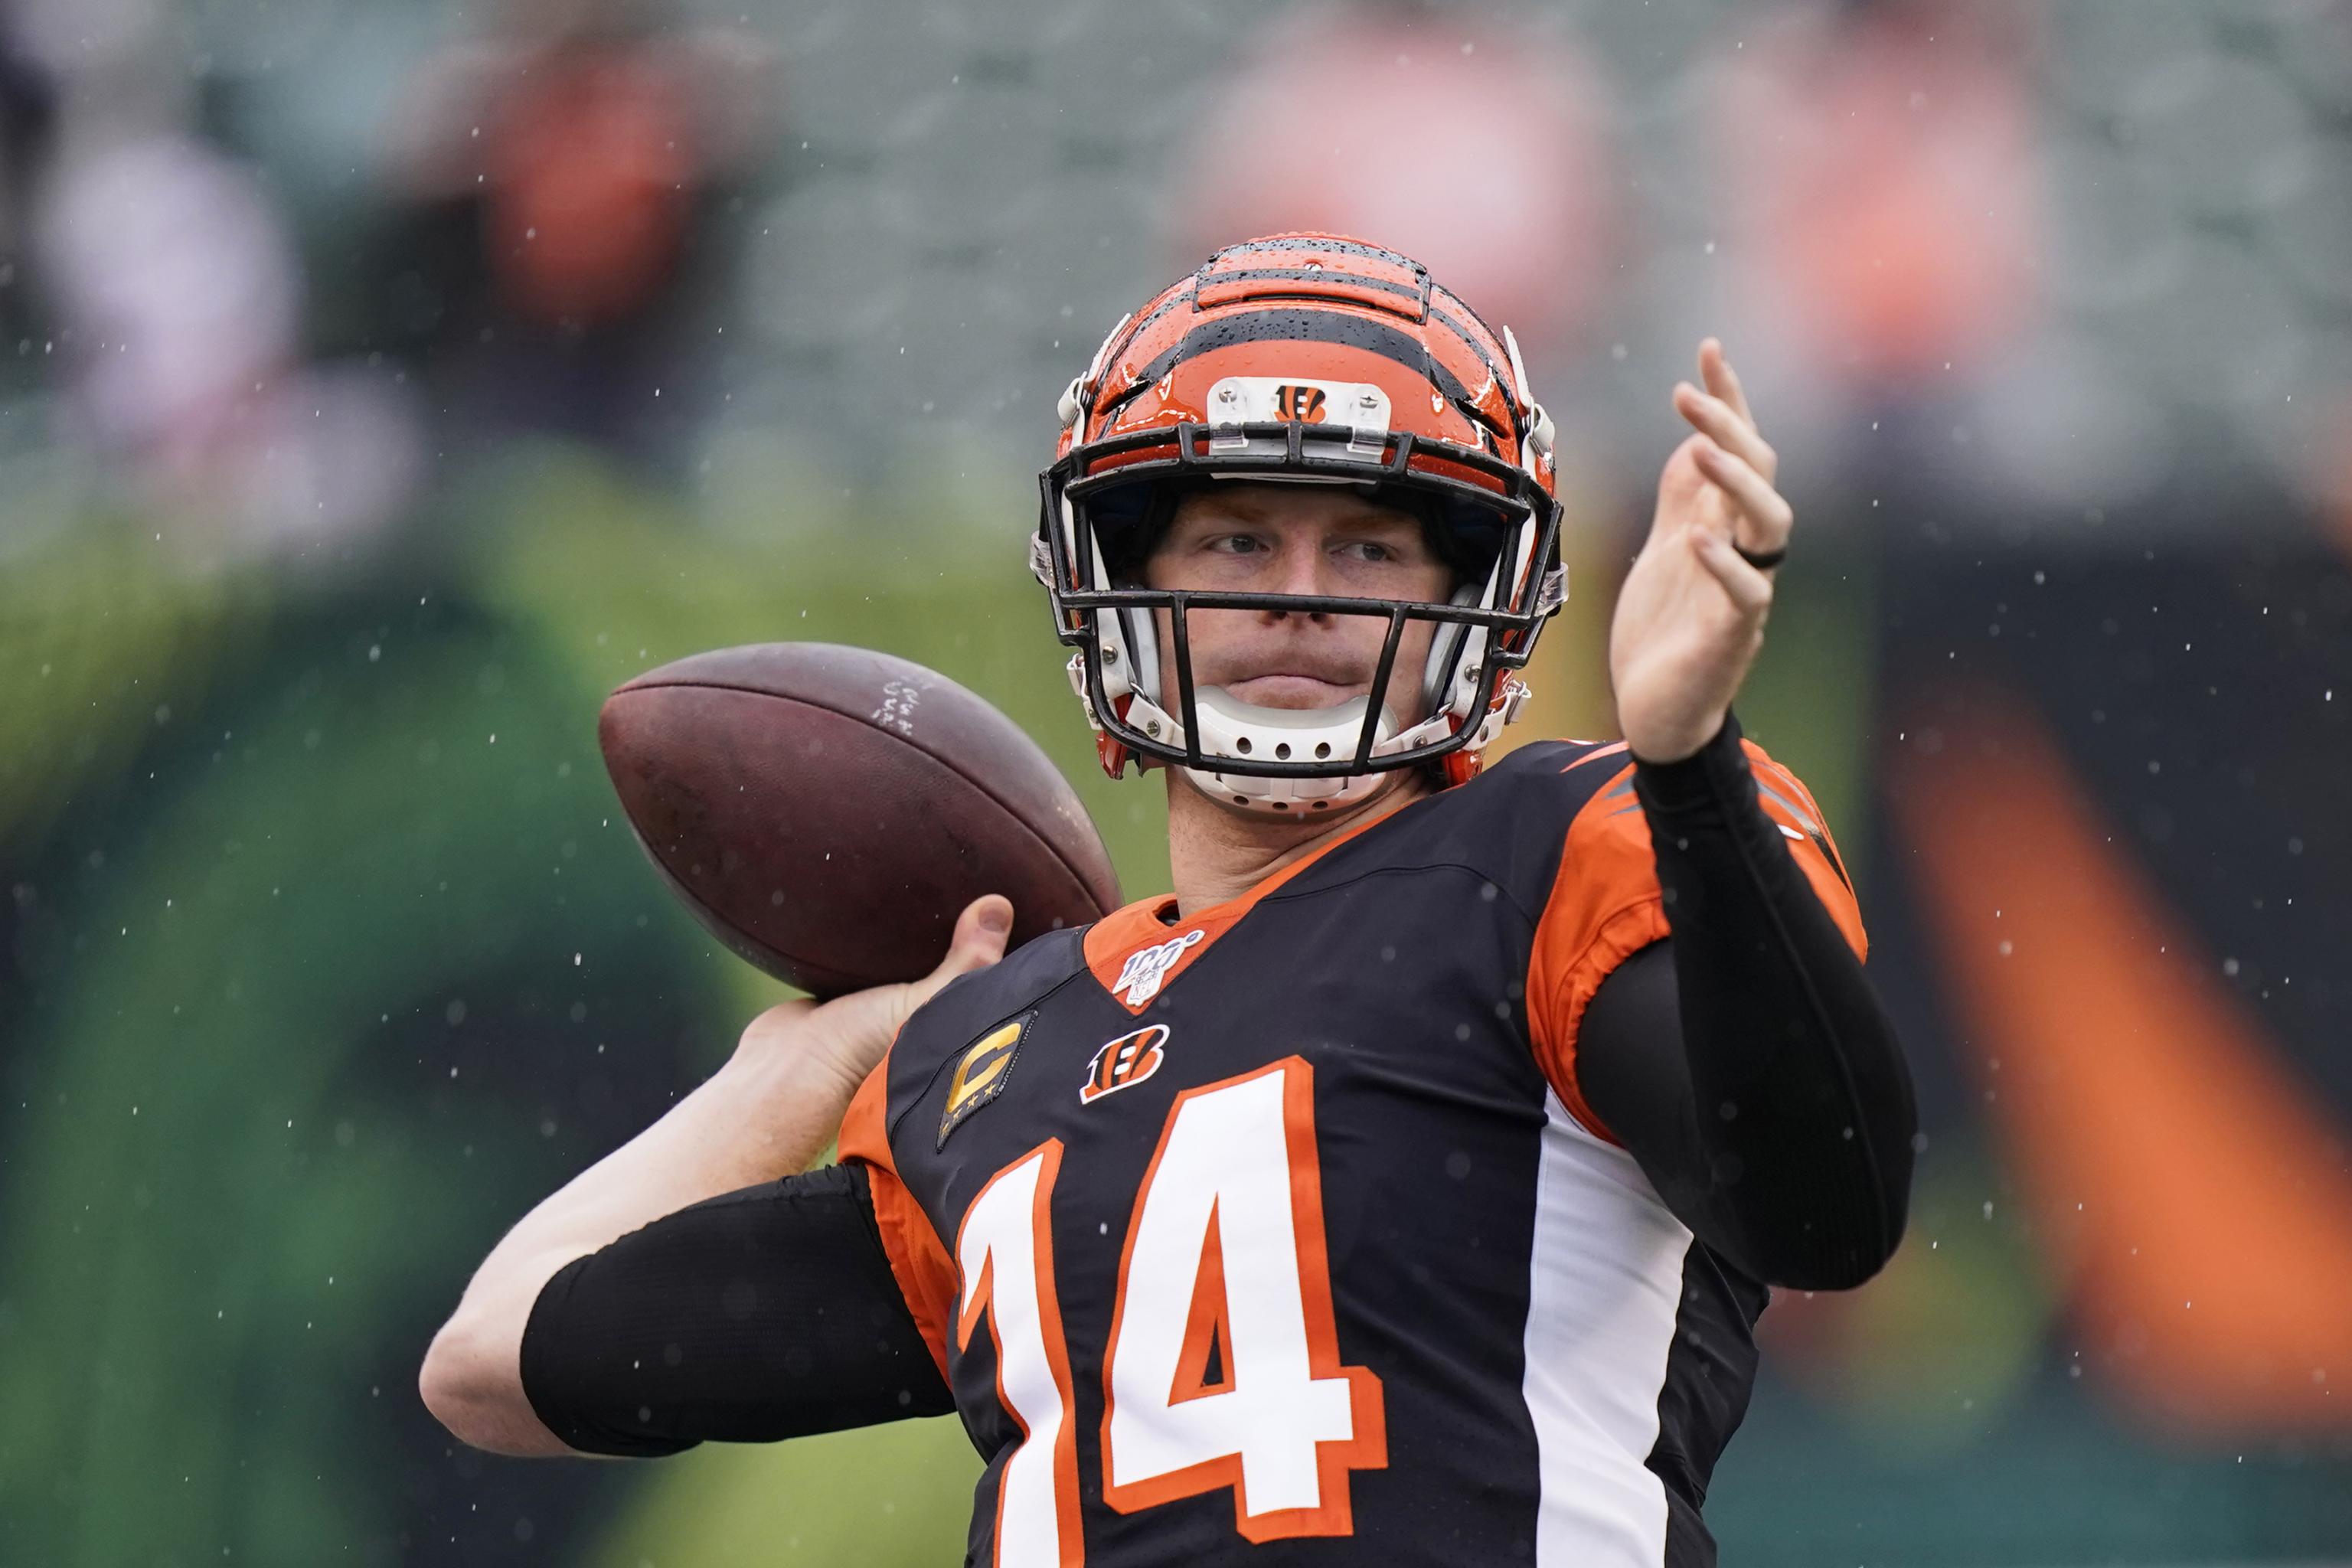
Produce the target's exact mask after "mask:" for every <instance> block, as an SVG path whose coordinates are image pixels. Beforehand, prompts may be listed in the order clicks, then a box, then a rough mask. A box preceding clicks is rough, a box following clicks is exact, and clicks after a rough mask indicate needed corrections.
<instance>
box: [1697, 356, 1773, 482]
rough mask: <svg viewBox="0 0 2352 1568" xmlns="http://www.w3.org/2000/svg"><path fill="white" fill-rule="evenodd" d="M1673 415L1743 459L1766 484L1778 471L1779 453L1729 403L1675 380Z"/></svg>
mask: <svg viewBox="0 0 2352 1568" xmlns="http://www.w3.org/2000/svg"><path fill="white" fill-rule="evenodd" d="M1675 413H1677V414H1680V415H1681V416H1683V417H1684V418H1685V419H1687V420H1689V421H1690V422H1691V424H1692V425H1693V426H1696V428H1697V429H1698V430H1699V431H1701V432H1702V433H1703V434H1705V435H1706V436H1708V437H1712V438H1713V439H1714V441H1715V443H1716V444H1717V446H1719V447H1723V448H1724V449H1725V450H1726V451H1728V452H1736V453H1738V455H1739V456H1740V457H1742V458H1746V459H1747V461H1748V467H1750V468H1754V469H1755V470H1756V471H1757V472H1758V473H1759V474H1761V475H1763V476H1764V479H1765V481H1766V482H1767V483H1769V482H1770V481H1771V479H1772V476H1773V474H1774V473H1775V472H1776V471H1778V469H1779V468H1780V454H1779V453H1777V452H1775V451H1773V450H1772V447H1771V445H1770V444H1769V442H1767V441H1766V440H1765V439H1764V437H1762V436H1760V435H1759V434H1757V431H1756V426H1753V425H1750V424H1749V423H1748V421H1746V420H1745V419H1742V418H1741V417H1740V416H1739V414H1738V410H1737V409H1735V408H1733V407H1732V406H1731V405H1730V404H1728V403H1726V402H1725V401H1724V400H1723V399H1722V398H1720V397H1717V396H1715V395H1713V394H1711V393H1705V392H1701V391H1700V390H1699V389H1698V388H1697V387H1696V386H1693V385H1692V384H1690V383H1689V382H1687V381H1678V382H1676V383H1675Z"/></svg>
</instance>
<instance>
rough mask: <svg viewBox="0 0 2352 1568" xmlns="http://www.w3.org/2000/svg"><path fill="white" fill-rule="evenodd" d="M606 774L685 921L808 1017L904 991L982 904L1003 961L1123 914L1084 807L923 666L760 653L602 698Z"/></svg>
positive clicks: (1013, 735) (1002, 727)
mask: <svg viewBox="0 0 2352 1568" xmlns="http://www.w3.org/2000/svg"><path fill="white" fill-rule="evenodd" d="M596 729H597V739H598V741H599V742H601V744H602V745H603V748H604V766H605V769H606V771H608V772H609V773H611V774H612V777H613V787H614V789H615V790H616V791H618V792H619V794H620V797H621V808H622V810H623V811H625V813H626V814H627V816H628V819H629V824H630V826H632V827H634V828H635V830H636V835H637V839H638V842H639V843H641V844H643V845H644V846H645V848H646V854H647V855H649V856H650V857H651V858H652V859H653V862H654V865H655V866H656V868H658V869H659V870H660V872H661V874H662V877H663V879H665V880H667V882H668V883H669V885H670V887H671V889H672V890H673V891H675V892H676V893H677V896H678V897H679V898H680V899H682V900H685V901H686V907H687V908H688V909H689V910H692V911H694V915H695V918H696V919H698V920H699V921H701V922H702V923H703V925H704V926H705V927H707V928H709V931H710V933H711V934H712V935H714V936H716V937H717V938H718V939H719V941H721V942H725V943H726V944H727V945H728V946H729V947H730V948H731V949H732V950H733V951H734V952H737V953H740V955H742V956H743V957H744V958H746V959H748V960H750V961H751V963H755V964H757V965H758V966H759V967H760V968H761V969H763V970H765V971H767V972H768V973H770V974H772V975H774V976H776V977H777V978H778V979H780V980H783V981H786V982H788V983H790V984H793V985H797V986H799V987H801V988H802V989H803V990H805V991H808V992H811V993H814V994H816V995H819V996H835V995H839V994H843V993H845V992H849V991H856V990H859V989H861V988H863V987H865V986H868V985H878V984H883V983H885V982H887V981H894V980H913V979H917V978H919V976H921V975H923V974H926V973H929V972H930V970H931V969H932V968H933V967H934V966H935V965H937V964H938V963H939V961H940V959H941V958H942V957H944V956H945V955H946V953H947V949H948V940H949V938H950V935H951V934H952V933H953V931H954V929H955V921H956V916H957V915H958V914H959V913H961V911H962V910H963V908H964V906H965V905H966V904H969V903H970V902H971V900H974V899H976V898H979V897H980V896H981V895H982V894H983V893H1002V894H1003V895H1004V896H1005V897H1006V898H1008V899H1010V900H1013V938H1012V941H1013V945H1016V946H1017V945H1018V944H1020V943H1021V942H1026V941H1028V940H1029V939H1030V938H1032V937H1034V936H1037V935H1040V934H1042V933H1043V932H1045V931H1053V930H1055V929H1057V928H1059V927H1063V926H1072V925H1082V924H1085V923H1086V922H1087V921H1092V920H1094V919H1096V918H1097V917H1098V916H1100V915H1102V914H1104V913H1105V912H1107V911H1108V910H1113V909H1116V908H1118V903H1119V896H1118V877H1117V876H1116V875H1115V874H1114V873H1113V872H1112V870H1111V865H1110V857H1109V856H1108V854H1107V853H1106V852H1105V851H1104V849H1103V844H1102V839H1101V837H1099V836H1098V835H1097V833H1096V832H1095V826H1094V824H1093V822H1092V821H1091V820H1089V819H1088V817H1087V813H1086V808H1085V807H1084V806H1083V805H1080V804H1079V803H1078V797H1077V795H1076V793H1074V792H1073V791H1072V790H1071V788H1070V786H1069V784H1068V782H1067V781H1066V780H1065V779H1064V778H1063V777H1062V775H1061V773H1060V772H1059V771H1058V770H1057V769H1056V768H1055V766H1054V764H1053V763H1051V762H1050V761H1048V760H1047V758H1046V756H1045V752H1041V751H1039V750H1038V749H1037V746H1036V744H1035V743H1034V742H1032V741H1031V740H1030V739H1029V737H1028V736H1026V735H1024V734H1023V733H1022V732H1021V731H1020V730H1019V728H1017V727H1016V726H1015V725H1014V724H1013V721H1011V720H1010V719H1007V718H1006V717H1005V716H1004V715H1003V714H1002V713H1000V712H998V711H997V710H995V709H994V708H992V707H991V706H990V705H989V704H988V703H986V702H984V701H982V700H981V699H980V698H978V697H975V696H974V695H972V693H971V692H969V691H967V690H965V689H963V688H962V687H961V686H958V685H957V684H956V683H955V682H954V681H952V680H950V679H948V678H947V677H945V676H943V675H940V674H939V673H937V672H936V671H933V670H929V669H926V668H923V667H922V666H921V665H919V664H912V663H909V662H908V661H907V660H906V659H903V658H891V657H890V656H889V655H888V654H882V653H875V652H873V651H871V650H869V649H866V648H860V647H839V646H837V645H835V644H831V643H760V644H755V645H753V646H751V647H730V648H719V649H718V650H716V651H714V652H711V653H700V654H696V655H695V656H693V657H692V658H682V659H679V660H678V661H677V663H675V664H667V665H664V666H662V667H661V668H659V669H655V670H649V671H647V672H646V674H644V675H641V676H638V677H637V678H636V679H635V680H632V681H630V682H629V683H628V684H626V685H625V686H623V687H621V688H620V689H618V690H616V691H614V693H613V694H612V696H611V697H609V698H607V699H605V701H604V711H603V713H602V714H601V715H599V717H598V720H597V725H596Z"/></svg>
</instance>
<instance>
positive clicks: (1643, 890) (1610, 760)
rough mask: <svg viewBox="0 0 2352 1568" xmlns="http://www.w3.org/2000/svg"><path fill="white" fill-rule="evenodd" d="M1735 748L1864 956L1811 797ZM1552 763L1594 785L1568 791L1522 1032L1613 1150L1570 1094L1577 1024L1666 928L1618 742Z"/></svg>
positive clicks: (1645, 833)
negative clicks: (1569, 807)
mask: <svg viewBox="0 0 2352 1568" xmlns="http://www.w3.org/2000/svg"><path fill="white" fill-rule="evenodd" d="M1740 746H1741V749H1742V751H1743V752H1745V754H1746V756H1747V758H1748V768H1749V772H1750V773H1751V775H1752V776H1753V778H1754V781H1755V784H1756V791H1757V799H1758V802H1759V804H1760V805H1762V806H1763V808H1764V813H1765V815H1766V816H1769V817H1770V818H1771V820H1772V822H1773V825H1774V826H1777V827H1779V828H1780V836H1781V837H1782V838H1783V840H1785V841H1786V842H1787V843H1788V847H1789V852H1790V856H1791V857H1792V858H1794V859H1795V860H1796V862H1797V864H1798V865H1799V866H1800V867H1801V868H1802V869H1803V870H1804V873H1805V877H1806V879H1807V880H1808V881H1809V882H1810V883H1811V885H1812V889H1813V892H1814V895H1815V896H1816V897H1817V898H1819V899H1820V900H1822V906H1823V907H1824V908H1825V909H1827V910H1829V912H1830V916H1831V918H1832V920H1834V921H1836V922H1837V926H1838V930H1839V931H1841V932H1842V933H1843V935H1844V936H1845V939H1846V941H1847V942H1848V943H1849V944H1851V945H1852V946H1853V950H1854V952H1855V953H1856V954H1857V955H1863V956H1866V955H1867V951H1868V938H1867V936H1866V934H1865V933H1864V930H1863V924H1862V910H1861V906H1860V905H1859V904H1858V903H1857V902H1856V901H1855V900H1854V893H1853V883H1852V881H1851V880H1850V879H1848V877H1847V875H1846V871H1845V865H1844V861H1843V858H1841V857H1840V856H1839V855H1838V853H1837V849H1836V847H1835V845H1834V843H1833V842H1832V839H1831V837H1830V832H1829V826H1828V823H1827V821H1826V820H1825V819H1824V818H1823V816H1822V810H1821V807H1820V805H1818V804H1817V803H1816V802H1815V801H1814V799H1813V796H1812V793H1811V791H1810V790H1808V789H1806V788H1805V786H1804V784H1803V782H1802V781H1801V780H1800V779H1799V778H1798V777H1797V775H1796V774H1795V773H1791V772H1790V770H1789V769H1788V768H1786V767H1784V766H1782V765H1781V764H1780V763H1777V762H1774V761H1773V760H1772V758H1771V756H1770V754H1769V753H1768V752H1766V751H1765V750H1764V748H1763V747H1761V746H1759V745H1758V744H1757V743H1756V742H1753V741H1750V740H1746V739H1743V740H1742V741H1741V742H1740ZM1532 749H1533V748H1528V750H1532ZM1558 765H1559V768H1560V771H1561V772H1562V773H1563V774H1564V775H1567V776H1570V777H1572V776H1574V775H1575V774H1577V773H1583V774H1585V775H1586V777H1587V779H1588V781H1589V782H1588V784H1587V785H1586V786H1585V787H1584V788H1581V789H1578V790H1574V791H1571V792H1570V793H1571V795H1574V796H1575V797H1577V800H1578V804H1577V805H1576V809H1575V815H1574V816H1573V818H1572V819H1571V820H1570V823H1569V825H1568V829H1567V834H1566V842H1565V843H1564V845H1563V847H1562V850H1561V854H1560V858H1559V865H1558V869H1557V872H1556V875H1555V877H1554V879H1553V882H1552V886H1551V888H1550V889H1549V893H1548V894H1547V895H1546V897H1545V899H1544V901H1543V913H1542V916H1541V917H1540V918H1539V920H1538V922H1537V927H1536V941H1535V948H1534V952H1532V953H1531V955H1530V957H1529V961H1528V1025H1529V1030H1530V1033H1531V1035H1532V1037H1533V1039H1534V1043H1535V1047H1536V1053H1537V1057H1538V1060H1539V1061H1540V1062H1541V1063H1542V1065H1543V1068H1544V1075H1545V1077H1546V1078H1548V1079H1550V1081H1551V1085H1552V1088H1553V1089H1554V1090H1555V1091H1556V1092H1557V1093H1558V1094H1559V1098H1560V1100H1561V1103H1562V1104H1564V1105H1566V1106H1567V1107H1568V1109H1569V1110H1570V1113H1571V1114H1572V1115H1574V1116H1575V1118H1576V1119H1577V1121H1579V1122H1580V1123H1582V1124H1583V1125H1584V1126H1585V1127H1586V1128H1587V1129H1588V1130H1590V1131H1592V1132H1593V1133H1594V1134H1596V1135H1597V1136H1599V1137H1601V1138H1604V1139H1608V1140H1609V1141H1610V1142H1616V1140H1615V1138H1614V1136H1613V1135H1612V1134H1611V1133H1610V1131H1609V1130H1608V1129H1607V1128H1606V1127H1605V1126H1604V1125H1602V1123H1601V1119H1600V1118H1599V1117H1598V1116H1596V1115H1595V1114H1594V1113H1593V1111H1592V1109H1591V1106H1590V1105H1588V1104H1587V1103H1586V1102H1585V1100H1584V1097H1583V1094H1582V1092H1581V1091H1580V1089H1579V1088H1578V1086H1577V1082H1576V1029H1577V1025H1578V1024H1579V1023H1580V1021H1581V1019H1582V1018H1583V1016H1584V1009H1585V1007H1586V1006H1587V1005H1589V1004H1590V1003H1591V1000H1592V996H1593V994H1594V993H1595V992H1597V991H1598V990H1600V988H1601V981H1603V980H1605V979H1607V978H1608V976H1609V974H1610V973H1611V972H1612V971H1613V970H1614V969H1615V968H1616V967H1617V966H1618V965H1619V964H1620V963H1623V962H1624V961H1625V960H1626V959H1628V958H1630V957H1632V956H1633V954H1634V953H1636V952H1640V951H1641V950H1642V949H1643V948H1644V947H1647V946H1649V945H1650V944H1651V943H1652V942H1662V941H1664V940H1665V938H1666V937H1667V936H1668V935H1669V934H1670V931H1669V927H1668V924H1667V921H1666V915H1665V906H1664V894H1663V892H1662V890H1661V889H1660V888H1659V886H1658V875H1657V863H1656V861H1655V859H1654V857H1653V856H1652V854H1651V848H1650V826H1649V821H1648V819H1647V818H1646V817H1645V816H1643V812H1642V805H1641V802H1640V801H1639V800H1637V799H1636V798H1635V797H1634V795H1633V762H1632V759H1631V756H1630V754H1629V753H1628V752H1626V750H1625V746H1624V742H1622V741H1621V742H1617V743H1616V744H1614V745H1612V746H1607V747H1600V748H1595V749H1593V750H1591V751H1589V752H1584V753H1582V754H1580V755H1578V756H1575V757H1571V758H1570V759H1568V760H1567V761H1565V762H1564V763H1559V764H1558ZM1596 786H1597V787H1596Z"/></svg>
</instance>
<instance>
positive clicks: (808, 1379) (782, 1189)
mask: <svg viewBox="0 0 2352 1568" xmlns="http://www.w3.org/2000/svg"><path fill="white" fill-rule="evenodd" d="M522 1386H523V1393H524V1394H527V1395H528V1396H529V1397H530V1405H531V1408H532V1409H533V1410H534V1411H536V1412H537V1413H538V1415H539V1418H540V1420H541V1422H543V1423H545V1424H546V1426H547V1429H548V1430H549V1431H551V1432H552V1433H554V1434H555V1435H556V1436H558V1437H561V1438H562V1439H563V1441H564V1442H566V1443H568V1444H570V1445H571V1446H572V1447H574V1448H578V1449H580V1450H581V1451H582V1452H583V1453H591V1454H621V1455H631V1456H649V1455H657V1454H675V1453H677V1452H679V1451H680V1450H682V1449H686V1448H690V1447H693V1446H694V1445H695V1444H696V1443H698V1442H700V1441H701V1440H703V1439H704V1438H706V1437H707V1438H712V1439H715V1440H718V1441H720V1442H734V1443H761V1442H772V1441H775V1440H776V1439H778V1438H782V1437H797V1436H803V1435H805V1434H808V1433H812V1432H836V1431H840V1430H843V1429H845V1428H846V1427H851V1426H872V1425H873V1424H874V1423H876V1422H877V1421H895V1420H897V1419H898V1417H900V1416H903V1415H945V1414H947V1413H948V1412H949V1411H951V1410H953V1409H954V1408H955V1401H954V1399H953V1398H952V1397H951V1396H950V1394H949V1393H948V1390H947V1385H946V1384H944V1383H942V1382H941V1381H940V1373H939V1368H938V1366H937V1365H936V1364H935V1363H933V1362H932V1360H931V1356H930V1352H929V1350H928V1349H927V1348H926V1347H925V1346H924V1343H923V1338H922V1334H921V1332H920V1331H919V1330H918V1329H917V1328H916V1327H915V1321H914V1319H913V1317H912V1316H911V1315H910V1314H909V1313H908V1310H907V1304H906V1301H905V1300H904V1298H902V1297H901V1296H900V1295H899V1293H898V1283H897V1280H896V1279H895V1278H894V1277H893V1276H892V1274H891V1272H890V1262H889V1258H888V1255H887V1253H885V1252H884V1251H883V1247H882V1237H881V1233H880V1232H879V1231H878V1230H877V1228H876V1226H875V1223H874V1205H873V1199H872V1197H871V1196H870V1194H869V1192H868V1189H867V1186H866V1171H865V1169H864V1167H862V1166H858V1165H835V1166H831V1167H828V1168H826V1169H824V1170H821V1171H811V1172H809V1173H807V1174H805V1175H800V1176H790V1177H787V1178H785V1179H784V1180H782V1181H780V1182H771V1183H769V1184H766V1185H764V1186H758V1187H747V1188H745V1189H743V1190H742V1191H741V1192H735V1193H727V1194H721V1195H720V1196H719V1197H715V1198H711V1199H709V1200H708V1201H706V1202H703V1203H699V1204H696V1205H694V1206H693V1207H691V1208H686V1209H680V1210H679V1211H678V1212H677V1213H676V1214H674V1215H667V1217H665V1218H662V1219H658V1220H656V1221H655V1222H654V1223H653V1224H651V1225H648V1226H645V1227H644V1228H643V1229H641V1230H636V1231H633V1232H631V1233H630V1234H629V1235H627V1236H625V1237H621V1238H620V1239H619V1240H618V1241H615V1242H614V1243H613V1244H612V1245H611V1246H609V1247H604V1249H603V1250H602V1251H598V1252H592V1253H590V1254H589V1255H588V1256H587V1257H585V1258H577V1259H574V1260H573V1261H572V1262H571V1263H569V1264H566V1265H565V1266H564V1267H563V1268H561V1269H559V1270H558V1271H557V1272H556V1274H555V1276H554V1278H553V1279H550V1280H549V1281H548V1282H547V1284H546V1286H545V1288H544V1289H541V1291H540V1293H539V1300H537V1302H536V1303H534V1304H533V1306H532V1307H531V1311H530V1323H529V1325H528V1326H527V1327H526V1328H525V1329H524V1331H523V1337H522Z"/></svg>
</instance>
